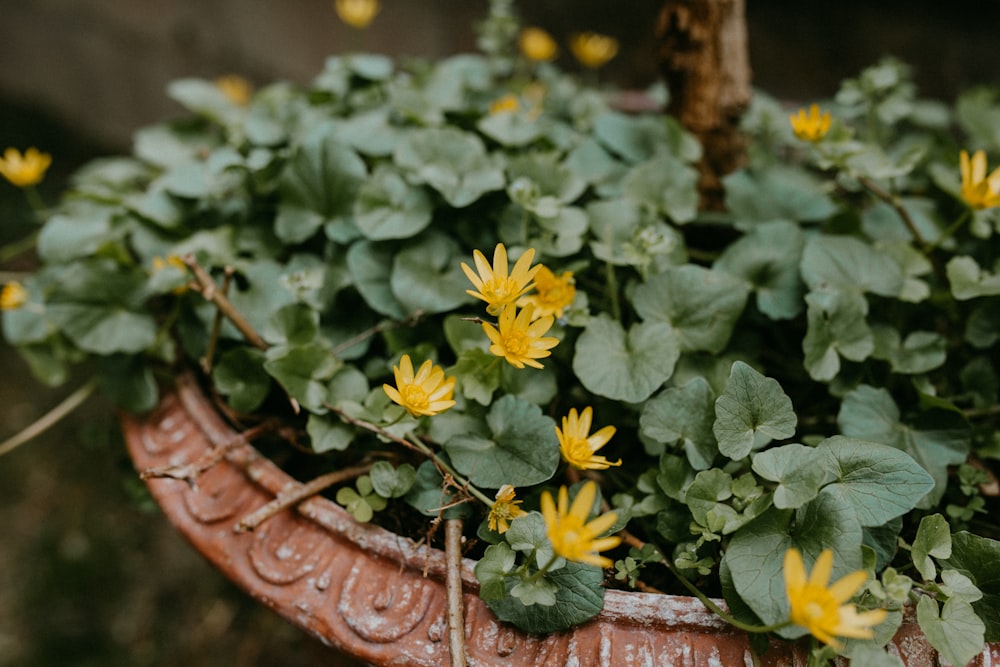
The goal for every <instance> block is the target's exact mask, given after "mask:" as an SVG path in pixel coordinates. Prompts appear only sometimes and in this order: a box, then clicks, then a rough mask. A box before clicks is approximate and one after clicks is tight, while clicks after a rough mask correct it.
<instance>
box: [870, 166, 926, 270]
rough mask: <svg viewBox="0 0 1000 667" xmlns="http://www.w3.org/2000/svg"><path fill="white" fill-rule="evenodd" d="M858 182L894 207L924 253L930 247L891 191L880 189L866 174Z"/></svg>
mask: <svg viewBox="0 0 1000 667" xmlns="http://www.w3.org/2000/svg"><path fill="white" fill-rule="evenodd" d="M858 183H860V184H861V185H863V186H864V187H865V188H867V190H868V191H869V192H871V193H872V194H873V195H875V196H876V197H878V198H879V199H881V200H882V201H884V202H885V203H886V204H888V205H889V206H891V207H892V208H893V209H895V211H896V213H897V214H899V217H900V219H902V221H903V224H904V225H906V228H907V229H908V230H909V231H910V235H911V236H912V237H913V240H914V241H916V242H917V245H919V246H920V248H921V250H923V251H924V253H926V252H927V251H928V250H929V249H930V248H929V247H928V245H927V241H925V240H924V237H923V235H922V234H921V233H920V230H919V229H917V225H916V223H915V222H913V218H912V217H911V216H910V212H909V211H907V210H906V208H905V207H904V206H903V204H902V203H900V201H899V198H898V197H896V196H895V195H894V194H892V193H891V192H888V191H886V190H884V189H882V187H881V186H880V185H879V184H878V183H876V182H875V181H873V180H871V179H870V178H868V177H867V176H859V177H858Z"/></svg>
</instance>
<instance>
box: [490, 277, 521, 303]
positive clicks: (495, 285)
mask: <svg viewBox="0 0 1000 667" xmlns="http://www.w3.org/2000/svg"><path fill="white" fill-rule="evenodd" d="M519 291H520V290H519V289H518V284H517V283H516V282H515V281H513V280H511V279H510V278H494V279H493V280H491V281H489V282H488V283H486V284H485V285H483V295H484V296H486V297H488V298H489V300H490V302H491V303H496V304H499V303H506V302H508V301H511V300H512V299H513V298H514V297H515V296H517V294H518V292H519Z"/></svg>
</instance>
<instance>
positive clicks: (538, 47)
mask: <svg viewBox="0 0 1000 667" xmlns="http://www.w3.org/2000/svg"><path fill="white" fill-rule="evenodd" d="M517 43H518V46H519V47H520V49H521V53H522V54H524V57H525V58H527V59H528V60H535V61H538V62H547V61H549V60H552V59H553V58H555V57H556V56H557V55H558V54H559V46H558V45H557V44H556V40H554V39H552V35H550V34H549V33H547V32H546V31H544V30H542V29H541V28H535V27H527V28H525V29H524V30H522V31H521V34H520V35H519V36H518V40H517Z"/></svg>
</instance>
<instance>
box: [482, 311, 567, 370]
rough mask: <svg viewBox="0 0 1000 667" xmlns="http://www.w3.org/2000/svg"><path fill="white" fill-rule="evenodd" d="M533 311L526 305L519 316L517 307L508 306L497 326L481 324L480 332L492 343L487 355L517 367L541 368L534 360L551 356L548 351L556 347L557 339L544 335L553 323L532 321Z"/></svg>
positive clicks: (551, 321) (540, 319)
mask: <svg viewBox="0 0 1000 667" xmlns="http://www.w3.org/2000/svg"><path fill="white" fill-rule="evenodd" d="M534 309H535V308H534V306H532V305H530V304H529V305H527V306H525V307H524V309H523V310H521V312H520V313H519V312H517V306H513V305H511V306H507V307H506V308H504V309H503V312H502V313H500V319H499V321H498V322H497V327H494V326H493V325H492V324H490V323H489V322H483V331H485V332H486V335H487V336H488V337H489V339H490V342H491V343H493V344H492V345H490V352H491V353H492V354H495V355H496V356H498V357H503V358H504V359H506V360H507V363H509V364H510V365H511V366H514V367H516V368H524V367H525V366H531V367H532V368H542V364H540V363H538V361H537V360H538V359H544V358H545V357H547V356H549V355H550V354H552V353H551V352H550V351H549V350H550V349H551V348H553V347H555V346H556V345H558V344H559V339H558V338H553V337H551V336H545V333H546V332H547V331H548V330H549V329H551V328H552V323H553V322H554V321H555V320H553V319H552V317H551V316H549V317H540V318H538V319H536V320H534V321H532V311H534Z"/></svg>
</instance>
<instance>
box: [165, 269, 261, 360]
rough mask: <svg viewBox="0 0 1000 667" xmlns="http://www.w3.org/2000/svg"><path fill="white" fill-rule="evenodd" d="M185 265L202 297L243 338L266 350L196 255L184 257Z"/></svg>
mask: <svg viewBox="0 0 1000 667" xmlns="http://www.w3.org/2000/svg"><path fill="white" fill-rule="evenodd" d="M184 263H185V264H186V265H187V267H188V268H189V269H191V272H192V273H193V274H194V277H195V280H196V281H197V282H198V287H199V288H200V291H201V295H202V296H203V297H205V300H206V301H211V302H212V303H214V304H215V307H216V308H218V309H219V311H220V312H221V313H222V314H223V315H225V316H226V317H227V318H228V319H229V321H230V322H232V323H233V326H235V327H236V328H237V329H238V330H239V332H240V333H241V334H243V337H244V338H246V339H247V342H248V343H250V344H251V345H253V346H254V347H256V348H258V349H260V350H266V349H267V348H268V344H267V343H266V342H265V341H264V339H263V338H261V337H260V334H258V333H257V332H256V331H254V328H253V327H252V326H250V323H249V322H247V320H246V318H244V317H243V315H242V313H240V311H238V310H236V307H235V306H233V304H232V302H230V301H229V299H228V298H227V297H226V295H225V294H223V293H222V292H221V291H220V290H219V289H218V287H217V286H216V284H215V281H214V280H212V276H210V275H209V274H208V271H206V270H205V269H204V268H203V267H202V266H201V265H200V264H198V261H197V260H196V259H195V258H194V255H186V256H185V257H184Z"/></svg>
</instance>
